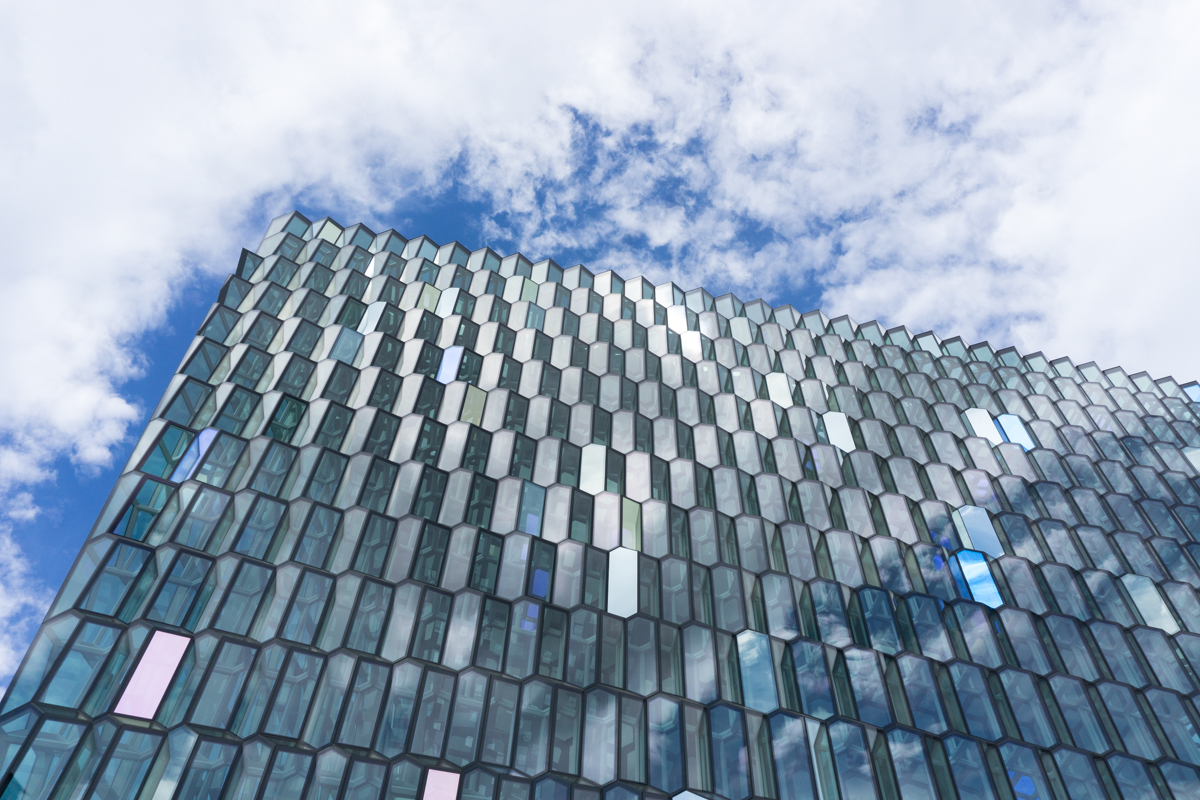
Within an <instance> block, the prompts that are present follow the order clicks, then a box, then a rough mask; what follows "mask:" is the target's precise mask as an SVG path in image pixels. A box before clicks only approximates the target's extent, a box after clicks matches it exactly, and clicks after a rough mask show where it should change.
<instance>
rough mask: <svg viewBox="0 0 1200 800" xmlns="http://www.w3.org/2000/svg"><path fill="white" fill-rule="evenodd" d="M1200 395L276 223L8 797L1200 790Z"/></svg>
mask: <svg viewBox="0 0 1200 800" xmlns="http://www.w3.org/2000/svg"><path fill="white" fill-rule="evenodd" d="M1197 401H1200V386H1197V385H1196V384H1189V385H1186V386H1181V385H1179V384H1177V383H1176V382H1175V381H1174V380H1172V379H1170V378H1166V379H1161V380H1153V379H1151V378H1150V377H1149V376H1148V375H1146V374H1145V373H1139V374H1136V375H1128V374H1126V372H1125V371H1124V370H1122V369H1121V368H1112V369H1101V368H1099V367H1097V366H1096V365H1095V364H1084V365H1075V364H1073V363H1072V362H1071V361H1070V360H1069V359H1066V358H1062V359H1058V360H1055V361H1049V360H1047V359H1046V358H1045V357H1043V356H1042V355H1041V354H1040V353H1035V354H1027V355H1021V354H1019V353H1018V352H1016V351H1015V350H1013V349H1011V348H1009V349H1005V350H1000V351H998V352H997V351H994V350H993V349H992V348H991V347H990V346H989V345H988V344H986V343H981V344H975V345H967V344H965V343H964V342H963V341H961V340H960V339H957V338H955V339H948V340H941V339H939V338H938V337H937V336H935V335H934V334H932V333H924V334H920V335H913V334H911V333H910V332H909V331H908V330H906V329H904V328H894V329H891V330H883V329H882V328H881V327H880V326H879V325H878V324H876V323H874V322H871V323H865V324H861V325H856V324H855V323H854V322H853V321H851V320H850V319H849V318H847V317H839V318H837V319H832V320H830V319H828V318H827V317H825V316H824V315H823V314H822V313H821V312H819V311H811V312H808V313H804V314H801V313H798V312H796V311H795V310H793V309H792V308H791V307H790V306H783V307H779V308H771V307H770V306H768V305H766V304H765V303H763V302H762V301H761V300H758V301H754V302H750V303H743V302H741V301H740V300H738V299H737V298H736V297H734V296H732V295H724V296H722V297H717V298H713V297H712V296H710V295H709V294H708V293H707V292H705V291H704V290H702V289H695V290H692V291H683V290H681V289H679V288H677V287H675V286H674V285H672V284H665V285H659V286H654V285H652V284H650V283H648V282H647V281H646V280H645V279H642V278H635V279H632V280H628V281H626V280H622V279H621V278H620V277H618V276H617V275H615V274H613V273H611V272H606V273H602V274H599V275H593V274H591V273H590V272H588V271H587V270H586V269H584V268H583V267H582V266H576V267H572V268H570V269H562V268H560V267H559V266H558V265H557V264H555V263H554V262H553V261H549V260H546V261H541V262H539V263H536V264H534V263H530V262H529V261H528V260H526V259H525V258H524V257H522V256H521V255H519V254H518V255H510V256H507V257H501V256H499V255H497V254H495V253H493V252H492V251H491V250H488V249H483V250H477V251H475V252H470V251H468V250H467V249H466V248H464V247H462V246H461V245H459V244H457V243H451V244H448V245H442V246H439V245H437V244H435V243H434V242H432V241H430V240H429V239H427V238H425V237H420V238H417V239H412V240H406V239H404V238H403V237H401V236H399V235H397V234H396V233H395V232H394V231H388V232H385V233H381V234H375V233H373V232H372V231H369V230H367V229H366V228H364V227H363V226H361V225H355V226H352V227H349V228H345V229H343V228H342V227H340V226H339V225H337V224H336V223H334V222H333V221H332V220H328V219H323V220H319V221H317V222H315V223H310V222H309V221H308V220H306V219H304V218H303V217H301V216H300V215H298V214H291V215H288V216H285V217H281V218H279V219H277V220H275V221H274V222H273V223H272V225H271V227H270V229H269V230H268V233H267V236H266V238H265V239H264V240H263V242H262V244H261V245H260V246H259V248H258V250H257V252H255V253H251V252H249V251H243V253H242V256H241V259H240V262H239V264H238V266H237V270H236V273H235V274H234V275H232V276H231V277H229V279H228V280H227V281H226V283H225V285H224V286H223V288H222V289H221V292H220V296H219V300H218V302H217V303H216V304H214V305H213V307H212V309H211V311H210V312H209V314H208V316H207V318H206V319H205V321H204V324H203V325H202V326H201V328H200V331H199V333H198V334H197V336H196V338H195V339H194V341H193V343H192V345H191V347H190V348H189V349H188V351H187V353H186V355H185V356H184V358H183V360H182V363H181V365H180V367H179V370H178V373H177V374H176V375H175V376H174V378H173V379H172V381H171V383H170V385H169V387H168V389H167V391H166V393H165V394H164V395H163V399H162V401H161V403H160V404H159V406H158V407H157V408H156V409H155V411H154V414H153V419H152V420H151V422H150V423H149V424H148V425H147V427H146V430H145V431H144V433H143V434H142V436H141V439H140V440H139V442H138V444H137V446H136V447H135V449H134V452H133V455H132V456H131V458H130V460H129V463H128V465H127V466H126V468H125V471H124V473H123V474H122V476H121V478H120V479H119V481H118V482H117V485H116V487H115V489H114V490H113V493H112V495H111V497H110V498H109V500H108V501H107V503H106V504H105V506H104V508H103V510H102V511H101V513H100V516H99V518H98V520H97V522H96V524H95V527H94V528H93V529H92V531H91V532H90V535H89V536H88V538H87V540H86V542H85V544H84V546H83V548H82V551H81V552H80V555H79V558H78V560H77V561H76V563H75V565H74V566H73V568H72V569H71V571H70V574H69V576H68V578H67V579H66V581H65V583H64V584H63V587H62V589H61V591H60V592H59V594H58V597H57V598H56V600H55V601H54V604H53V606H52V607H51V609H50V611H49V613H48V615H47V617H46V620H45V622H44V623H43V625H42V627H41V629H40V630H39V631H38V633H37V635H36V637H35V639H34V641H33V644H32V645H31V647H30V649H29V652H28V654H27V655H26V656H25V660H24V662H23V663H22V665H21V667H20V670H19V672H18V673H17V675H16V676H15V677H14V679H13V681H12V683H11V686H10V688H9V690H8V693H7V695H6V697H5V698H4V700H3V704H2V706H0V776H3V777H2V780H3V784H2V786H0V798H2V800H12V799H13V798H19V797H20V798H61V799H62V800H66V799H67V798H70V799H71V800H82V799H83V798H98V799H99V800H134V799H135V798H147V799H152V800H171V799H172V798H205V799H206V800H257V799H258V798H262V799H263V800H273V799H274V798H288V799H289V800H292V799H293V798H295V799H297V800H299V799H301V798H304V799H309V798H311V799H312V800H338V799H339V798H344V799H345V800H382V799H383V798H389V799H390V798H403V799H404V800H457V798H461V800H641V799H643V798H644V799H645V800H654V799H655V798H666V797H674V796H679V795H686V796H687V797H688V798H695V797H696V796H697V795H699V796H704V797H709V798H723V799H724V800H745V798H749V797H756V798H766V799H768V800H860V798H866V799H867V800H976V799H977V798H984V799H985V800H1034V798H1038V799H1039V800H1106V799H1107V800H1183V799H1184V798H1195V797H1197V796H1198V795H1200V708H1198V706H1197V699H1198V698H1200V598H1198V597H1197V590H1198V589H1200V482H1198V476H1200V472H1198V470H1197V465H1200V429H1198V427H1197V426H1198V425H1200V403H1198V402H1197Z"/></svg>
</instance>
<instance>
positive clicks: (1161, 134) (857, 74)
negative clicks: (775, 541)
mask: <svg viewBox="0 0 1200 800" xmlns="http://www.w3.org/2000/svg"><path fill="white" fill-rule="evenodd" d="M1198 33H1200V9H1198V8H1197V7H1196V6H1195V5H1194V4H1188V3H1182V2H1179V3H1170V2H1147V3H1141V4H1136V5H1129V4H1116V3H1106V2H1095V3H1068V2H1061V3H1058V4H1047V3H1035V2H1011V3H992V4H950V3H940V4H939V3H918V4H906V5H896V4H890V3H883V2H871V1H869V0H868V2H860V3H841V2H838V3H832V2H830V3H805V4H796V3H761V4H754V5H751V4H728V3H722V4H716V3H713V4H699V3H675V4H669V3H666V4H647V3H644V2H637V3H635V2H612V3H607V4H604V5H603V7H599V6H597V7H595V8H577V7H574V6H570V5H563V4H536V3H508V4H503V5H494V4H493V5H487V4H477V5H470V4H457V3H436V4H435V3H428V4H421V5H419V6H418V5H413V4H394V3H386V2H379V1H377V2H363V3H356V4H349V5H347V4H318V3H305V2H293V3H288V4H277V5H266V4H246V3H236V4H235V3H232V2H228V3H209V4H203V5H199V4H193V5H190V6H188V5H185V6H179V5H172V4H161V3H159V4H155V3H142V4H137V3H119V4H105V5H102V6H101V5H86V4H83V5H81V4H66V3H55V2H43V3H27V4H11V3H10V4H7V5H5V6H3V7H0V185H2V186H3V187H4V191H3V193H2V194H0V235H2V237H3V241H4V243H5V244H4V251H3V255H2V256H0V277H2V278H3V281H4V291H3V292H0V374H2V375H3V376H4V385H5V390H4V391H3V392H0V495H3V494H4V493H6V492H7V493H14V492H21V491H25V490H27V489H28V488H29V487H31V486H34V485H37V484H38V483H39V482H42V481H45V480H47V479H48V478H50V477H51V476H52V470H51V467H50V465H51V464H52V463H53V462H54V460H55V459H56V458H58V457H60V456H62V455H63V454H66V455H68V456H69V457H70V458H71V460H72V461H73V462H74V463H75V464H76V465H78V466H81V467H89V466H93V467H94V466H97V465H104V464H106V463H108V461H109V459H110V458H111V454H112V451H113V448H114V446H115V445H116V444H117V443H119V442H120V441H122V439H123V437H125V436H126V435H127V433H128V426H129V425H130V423H131V422H133V421H134V420H136V418H137V416H138V410H137V409H136V408H135V407H134V406H133V405H132V404H131V403H130V402H129V401H128V400H127V399H126V398H125V397H123V396H122V394H121V385H122V382H123V381H125V380H127V379H128V378H130V377H131V376H134V375H136V374H138V371H139V369H140V364H141V360H140V357H139V352H138V337H139V336H140V335H141V334H143V333H144V332H146V331H148V330H151V329H154V328H155V327H157V326H161V325H163V324H164V323H166V322H168V321H169V320H170V318H171V303H172V301H173V299H174V298H177V297H178V296H179V292H180V288H181V286H183V285H184V284H185V283H186V282H187V281H188V280H189V279H190V278H191V277H192V276H194V275H196V274H197V273H198V272H206V273H209V274H212V273H219V272H225V271H228V270H229V268H230V267H231V266H232V264H233V259H234V253H235V252H236V248H237V247H238V246H241V245H243V244H252V243H253V242H255V241H257V237H258V236H259V235H260V233H261V230H262V227H263V225H264V224H265V217H264V216H263V213H262V210H261V209H262V206H263V205H264V204H265V205H266V207H267V208H268V209H269V210H270V211H276V210H283V209H285V208H288V207H290V205H291V204H292V203H293V201H294V199H295V198H296V197H297V196H302V197H304V198H305V201H306V202H307V203H308V204H309V205H313V206H323V205H327V206H329V207H330V208H331V209H338V210H340V213H341V216H342V218H343V219H342V221H343V222H350V221H353V220H354V219H357V218H361V219H363V220H364V221H367V222H373V221H376V220H379V219H381V218H387V216H388V214H389V213H390V211H391V209H392V204H393V202H394V201H395V200H396V199H398V198H399V199H405V198H407V199H408V200H409V201H411V202H419V200H420V198H421V197H424V196H428V195H431V194H432V195H436V194H437V193H438V192H440V191H442V190H443V189H445V188H446V187H447V186H448V185H450V183H451V182H452V181H454V180H458V181H459V184H460V188H461V189H462V190H463V191H464V192H466V193H468V194H469V195H470V196H472V197H473V198H474V199H476V200H478V201H479V202H480V203H481V204H482V205H483V207H484V208H487V209H490V210H491V213H489V214H488V215H485V217H486V218H485V219H483V220H481V221H480V225H481V228H482V229H483V230H484V231H485V232H487V233H488V234H489V235H491V236H493V237H494V238H508V239H511V240H515V241H518V242H520V244H521V246H522V247H523V248H524V249H526V251H527V252H529V254H530V255H534V256H539V257H540V256H544V255H550V256H553V255H555V254H556V253H558V252H561V251H563V250H565V249H567V248H572V249H574V248H584V249H590V250H592V251H593V252H595V253H596V257H595V258H594V259H593V260H592V262H591V264H592V265H593V266H596V267H603V266H614V267H617V268H619V269H621V270H622V271H624V272H626V273H629V274H632V273H634V272H637V271H642V270H644V271H646V272H647V273H648V274H650V275H652V276H653V277H656V278H657V277H665V276H667V275H671V276H674V277H675V278H676V279H677V280H678V281H679V282H680V283H681V284H683V285H686V286H692V285H697V284H700V283H703V282H719V283H722V284H725V285H730V286H732V287H733V288H735V289H736V290H737V291H738V292H739V293H740V294H742V295H743V296H744V297H745V298H746V299H749V298H751V297H753V296H755V295H757V294H759V293H768V294H769V295H771V296H772V297H775V298H778V297H780V296H784V295H786V294H787V293H788V292H789V291H796V290H797V289H799V288H800V287H804V286H807V287H808V289H810V290H811V289H816V290H817V291H820V292H823V293H824V306H825V308H826V310H827V311H832V312H836V313H845V312H848V313H851V314H853V315H854V316H855V317H857V318H859V319H867V318H870V317H872V316H876V315H878V316H881V317H883V318H885V319H886V321H887V322H888V323H889V324H902V323H904V324H908V325H909V326H910V327H912V328H916V329H924V328H927V327H936V328H937V329H938V330H939V331H941V332H943V333H945V334H947V335H953V334H961V335H963V336H964V337H965V338H969V339H974V338H982V337H985V336H986V337H991V338H992V339H993V341H995V342H998V343H1002V344H1008V343H1015V344H1017V345H1018V346H1020V347H1022V348H1023V349H1025V350H1038V349H1041V350H1046V351H1048V352H1051V353H1053V354H1054V355H1059V354H1062V353H1066V354H1070V355H1073V356H1077V357H1078V358H1077V360H1078V361H1086V360H1088V359H1091V358H1095V359H1097V360H1099V361H1101V362H1102V364H1103V365H1105V366H1107V365H1110V364H1114V363H1121V364H1123V365H1126V366H1127V367H1129V368H1130V369H1131V371H1134V370H1139V369H1149V370H1151V372H1153V373H1155V374H1167V373H1174V374H1175V375H1176V377H1179V378H1188V377H1192V376H1195V375H1197V374H1200V353H1198V352H1197V350H1196V348H1194V347H1193V346H1191V338H1192V313H1191V312H1192V309H1191V304H1190V302H1189V301H1190V300H1191V299H1192V298H1194V297H1195V296H1196V290H1197V288H1200V287H1198V282H1200V277H1197V276H1200V270H1196V269H1195V261H1196V257H1197V253H1200V241H1198V240H1197V237H1198V236H1200V234H1197V231H1198V230H1200V225H1196V224H1195V223H1194V221H1193V218H1194V217H1195V216H1196V212H1197V210H1198V207H1200V204H1198V203H1197V200H1198V199H1200V189H1198V188H1197V187H1200V180H1198V178H1200V163H1198V162H1200V156H1198V155H1197V150H1196V148H1195V147H1194V142H1195V140H1196V133H1197V131H1196V127H1197V122H1198V121H1200V111H1198V104H1197V99H1198V96H1197V95H1198V89H1197V82H1196V81H1195V80H1194V76H1195V75H1196V74H1197V73H1198V72H1200V70H1197V63H1196V61H1197V57H1198V56H1197V53H1200V48H1197V46H1196V44H1197V38H1198ZM402 208H403V206H402ZM408 233H416V231H411V232H408ZM464 238H466V237H464ZM15 503H16V504H15V505H11V506H10V507H11V508H13V509H14V511H13V512H12V513H16V514H18V515H19V514H20V513H22V512H20V509H21V508H25V509H27V510H26V512H23V513H33V511H32V509H33V508H34V504H32V503H29V502H24V501H19V500H18V501H15ZM23 503H24V504H23Z"/></svg>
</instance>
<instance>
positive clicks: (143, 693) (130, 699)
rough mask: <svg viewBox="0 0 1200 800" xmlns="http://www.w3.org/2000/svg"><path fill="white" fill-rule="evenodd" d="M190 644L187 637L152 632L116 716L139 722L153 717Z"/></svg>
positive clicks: (164, 632)
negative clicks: (135, 718) (151, 637)
mask: <svg viewBox="0 0 1200 800" xmlns="http://www.w3.org/2000/svg"><path fill="white" fill-rule="evenodd" d="M190 641H191V639H189V638H188V637H186V636H176V635H175V634H173V633H167V632H166V631H155V633H154V638H153V639H151V640H150V644H149V645H148V646H147V647H146V652H145V653H143V654H142V660H141V661H139V662H138V665H137V669H135V670H134V671H133V677H132V678H130V679H129V685H127V686H126V687H125V692H124V694H122V695H121V700H120V702H118V703H117V708H116V713H118V714H125V715H126V716H130V717H141V718H142V719H150V718H152V717H153V716H154V712H155V711H157V710H158V704H159V703H160V702H162V698H163V695H164V694H166V692H167V686H168V685H169V684H170V683H171V678H172V677H174V675H175V668H176V667H178V666H179V661H180V660H181V659H182V658H183V653H184V651H185V650H187V646H188V643H189V642H190Z"/></svg>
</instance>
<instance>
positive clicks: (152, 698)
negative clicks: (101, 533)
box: [116, 631, 457, 777]
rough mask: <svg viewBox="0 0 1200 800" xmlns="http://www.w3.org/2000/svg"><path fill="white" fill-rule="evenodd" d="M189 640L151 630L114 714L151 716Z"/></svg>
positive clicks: (143, 717)
mask: <svg viewBox="0 0 1200 800" xmlns="http://www.w3.org/2000/svg"><path fill="white" fill-rule="evenodd" d="M190 641H191V639H189V638H188V637H186V636H176V635H175V634H173V633H167V632H166V631H155V632H154V638H152V639H151V640H150V644H149V645H147V647H146V652H145V653H143V654H142V660H141V661H139V662H138V665H137V669H135V670H134V671H133V677H132V678H130V679H129V685H127V686H126V687H125V692H124V694H122V695H121V701H120V702H119V703H117V709H116V711H117V713H118V714H125V715H126V716H130V717H141V718H142V719H150V718H151V717H153V716H154V712H155V711H157V710H158V704H159V703H161V702H162V698H163V695H164V694H166V692H167V686H168V685H170V683H171V678H172V677H174V675H175V668H176V667H178V666H179V661H180V659H182V658H183V653H184V651H185V650H187V646H188V643H189V642H190ZM456 777H457V776H456Z"/></svg>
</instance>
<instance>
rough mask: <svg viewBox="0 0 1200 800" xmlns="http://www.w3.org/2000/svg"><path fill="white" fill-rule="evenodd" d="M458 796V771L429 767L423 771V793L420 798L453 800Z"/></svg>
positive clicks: (426, 799)
mask: <svg viewBox="0 0 1200 800" xmlns="http://www.w3.org/2000/svg"><path fill="white" fill-rule="evenodd" d="M456 797H458V773H457V772H442V771H441V770H439V769H431V770H429V771H428V772H426V773H425V794H423V795H421V800H454V798H456Z"/></svg>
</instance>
